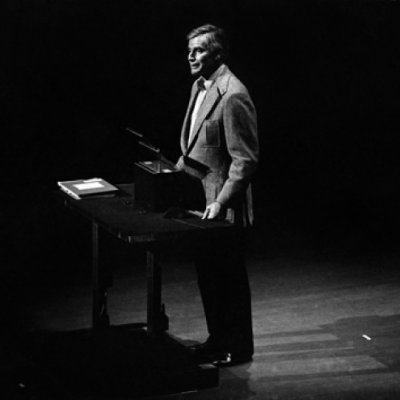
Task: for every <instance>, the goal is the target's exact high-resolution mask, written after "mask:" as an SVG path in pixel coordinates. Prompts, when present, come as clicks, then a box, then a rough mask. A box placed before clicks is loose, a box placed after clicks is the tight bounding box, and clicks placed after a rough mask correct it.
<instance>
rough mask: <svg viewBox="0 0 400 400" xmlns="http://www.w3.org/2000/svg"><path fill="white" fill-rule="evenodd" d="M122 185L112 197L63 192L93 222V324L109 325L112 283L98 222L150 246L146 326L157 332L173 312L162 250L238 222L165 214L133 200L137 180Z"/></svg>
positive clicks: (223, 231)
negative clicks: (102, 259) (165, 294)
mask: <svg viewBox="0 0 400 400" xmlns="http://www.w3.org/2000/svg"><path fill="white" fill-rule="evenodd" d="M116 186H118V188H119V189H120V191H119V192H118V193H117V194H116V195H114V196H112V197H104V196H99V197H91V198H86V199H81V200H75V199H73V198H71V197H69V196H68V195H66V194H65V193H63V192H61V191H60V192H59V193H58V194H59V196H61V198H62V200H63V202H64V204H65V205H66V206H67V207H69V208H71V209H73V210H75V211H77V212H78V213H80V214H81V215H83V216H84V217H85V218H87V219H89V220H90V221H91V223H92V270H93V276H92V277H93V307H92V314H93V315H92V327H93V329H94V330H96V329H98V328H101V327H104V326H108V325H109V316H108V314H107V287H106V284H105V283H104V282H103V281H102V279H101V274H100V273H99V272H100V271H99V227H101V228H103V229H105V230H106V231H108V232H109V233H111V234H112V235H114V236H115V237H117V238H119V239H120V240H123V241H125V242H127V243H129V244H132V245H139V244H140V245H142V246H145V249H146V252H147V332H148V334H150V335H157V334H159V333H162V332H164V331H166V330H167V329H168V318H167V316H166V314H165V308H164V306H163V304H162V301H161V289H162V284H161V281H162V279H161V278H162V270H161V265H160V253H161V252H162V248H163V246H165V245H168V243H175V244H176V243H180V242H182V243H184V242H185V243H190V242H194V241H198V240H201V239H202V237H204V235H209V234H211V233H212V234H218V235H230V234H235V232H236V229H238V228H236V227H235V226H234V225H232V224H230V223H228V222H226V221H212V220H202V219H201V218H199V217H196V216H187V215H186V216H185V217H183V218H166V217H165V214H164V213H156V212H148V211H145V210H143V209H141V208H139V207H137V206H135V201H134V185H133V184H121V185H116Z"/></svg>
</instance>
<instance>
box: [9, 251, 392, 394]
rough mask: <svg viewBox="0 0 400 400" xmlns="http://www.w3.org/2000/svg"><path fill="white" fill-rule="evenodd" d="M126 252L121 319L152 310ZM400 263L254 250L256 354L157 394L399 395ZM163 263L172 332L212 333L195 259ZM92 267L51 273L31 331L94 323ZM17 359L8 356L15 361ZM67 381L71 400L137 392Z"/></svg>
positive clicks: (118, 271) (116, 321) (27, 326)
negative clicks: (209, 382) (211, 384)
mask: <svg viewBox="0 0 400 400" xmlns="http://www.w3.org/2000/svg"><path fill="white" fill-rule="evenodd" d="M125 256H126V254H125V255H122V256H121V257H119V258H117V259H116V262H117V261H118V262H119V263H120V265H118V266H116V267H115V273H114V279H113V286H112V287H111V288H110V291H109V314H110V320H111V324H112V325H113V326H124V325H129V324H132V323H136V322H143V321H145V318H146V308H145V302H146V278H145V268H144V264H143V265H140V263H139V265H137V266H136V267H134V268H133V267H132V265H131V264H130V263H129V262H126V261H127V260H128V258H129V257H125ZM121 261H122V262H121ZM399 262H400V257H399V256H398V255H387V254H386V255H379V254H376V255H370V256H350V255H336V256H333V255H326V254H325V255H317V254H301V255H300V254H297V255H290V256H289V255H284V254H282V255H275V256H272V255H271V256H268V255H267V256H266V255H262V254H259V255H257V254H249V257H248V270H249V275H250V282H251V288H252V300H253V322H254V333H255V355H254V360H253V361H252V362H251V363H247V364H244V365H240V366H236V367H231V368H226V369H221V370H220V374H219V386H218V387H215V388H208V389H204V390H200V391H195V392H190V391H189V392H184V393H176V394H171V395H168V396H155V397H154V396H153V397H151V398H152V399H162V398H168V399H188V400H211V399H213V400H214V399H235V400H236V399H243V400H245V399H252V400H254V399H260V400H269V399H271V400H272V399H274V400H281V399H282V400H283V399H324V400H326V399H329V400H331V399H332V400H333V399H335V400H336V399H337V400H339V399H374V400H376V399H397V398H400V271H399V270H400V269H399V268H398V264H399ZM163 268H164V284H163V300H164V303H165V305H166V311H167V314H168V316H169V318H170V330H169V333H170V334H171V336H172V337H173V338H175V339H176V340H177V341H179V342H180V343H182V344H184V345H189V344H191V343H194V342H199V341H203V340H204V339H205V338H206V336H207V333H206V327H205V320H204V316H203V311H202V306H201V301H200V297H199V292H198V289H197V284H196V276H195V271H194V268H193V266H192V265H191V263H189V262H188V261H185V260H182V259H180V260H178V261H177V260H174V259H173V257H167V259H166V260H165V261H164V264H163ZM87 272H88V271H86V272H85V271H82V272H81V273H78V274H76V275H75V276H74V277H69V278H68V279H64V278H63V277H62V276H61V275H60V276H59V275H57V274H54V277H53V280H52V281H51V280H47V281H46V282H43V284H42V287H41V288H40V290H39V289H38V291H37V295H36V296H32V301H30V307H29V309H26V310H25V315H24V317H23V326H24V330H25V331H26V332H31V333H32V334H35V333H37V332H42V331H46V332H49V331H54V332H69V331H79V330H82V329H83V330H84V329H86V328H88V327H89V326H90V323H91V320H90V318H91V285H90V274H89V273H87ZM7 354H8V359H9V360H11V359H12V362H11V364H12V363H14V364H15V366H16V367H18V366H19V365H22V366H23V365H24V362H25V363H28V361H27V360H26V357H24V356H21V354H18V355H15V357H14V355H13V354H12V352H11V350H10V349H7ZM3 359H4V358H3ZM11 364H10V362H8V363H7V367H8V369H9V370H10V368H11V367H10V365H11ZM27 365H28V364H27ZM3 367H4V365H3ZM116 370H118V369H116ZM4 379H5V378H4ZM14 379H15V377H14ZM24 379H25V380H26V379H27V378H24V377H23V376H22V375H21V382H16V383H17V384H18V385H20V386H19V389H18V390H20V395H21V396H22V395H23V390H25V389H26V388H25V389H24V388H23V387H21V385H25V386H26V383H24V381H23V380H24ZM31 379H33V378H32V377H31ZM149 384H151V382H149ZM41 388H42V387H41ZM64 389H65V388H60V387H57V388H56V387H55V386H54V387H53V389H52V390H53V391H56V392H57V393H59V395H60V396H61V394H60V393H62V396H63V397H62V398H65V399H72V400H88V399H102V398H115V399H129V398H132V396H130V395H129V393H126V394H124V396H121V395H117V393H115V396H113V395H112V394H111V397H110V394H107V395H106V394H104V396H103V397H102V395H100V394H87V393H81V394H80V393H70V392H68V391H65V390H66V389H65V390H64ZM42 390H44V389H43V388H42ZM15 398H21V399H23V398H29V397H15ZM38 398H40V399H42V398H50V397H45V396H44V395H43V396H42V397H40V396H39V397H38ZM59 398H61V397H59Z"/></svg>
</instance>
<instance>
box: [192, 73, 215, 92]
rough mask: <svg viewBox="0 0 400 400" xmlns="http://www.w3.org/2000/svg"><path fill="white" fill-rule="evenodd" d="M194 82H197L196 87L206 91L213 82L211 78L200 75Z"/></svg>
mask: <svg viewBox="0 0 400 400" xmlns="http://www.w3.org/2000/svg"><path fill="white" fill-rule="evenodd" d="M196 84H197V88H198V89H199V90H206V91H207V90H208V89H210V87H211V85H212V84H213V80H212V79H207V80H206V79H204V78H203V77H202V76H201V77H200V78H199V79H197V81H196Z"/></svg>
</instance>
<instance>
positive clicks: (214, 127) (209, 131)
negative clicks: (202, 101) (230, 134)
mask: <svg viewBox="0 0 400 400" xmlns="http://www.w3.org/2000/svg"><path fill="white" fill-rule="evenodd" d="M220 146H221V133H220V129H219V122H218V121H215V120H214V121H206V141H205V144H204V147H220Z"/></svg>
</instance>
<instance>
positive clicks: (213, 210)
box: [202, 201, 222, 219]
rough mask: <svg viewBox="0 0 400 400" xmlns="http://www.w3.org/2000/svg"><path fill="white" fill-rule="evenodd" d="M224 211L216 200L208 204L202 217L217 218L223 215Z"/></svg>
mask: <svg viewBox="0 0 400 400" xmlns="http://www.w3.org/2000/svg"><path fill="white" fill-rule="evenodd" d="M221 212H222V205H221V203H219V202H218V201H214V203H211V204H209V205H208V206H207V208H206V210H205V211H204V214H203V217H202V219H215V218H217V217H218V216H220V215H221Z"/></svg>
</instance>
